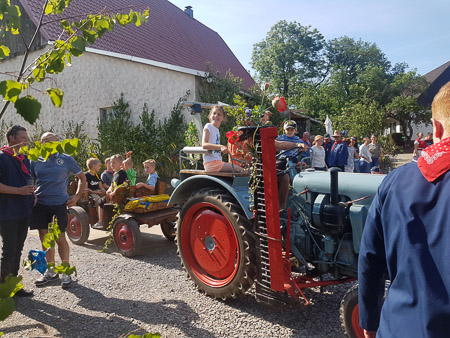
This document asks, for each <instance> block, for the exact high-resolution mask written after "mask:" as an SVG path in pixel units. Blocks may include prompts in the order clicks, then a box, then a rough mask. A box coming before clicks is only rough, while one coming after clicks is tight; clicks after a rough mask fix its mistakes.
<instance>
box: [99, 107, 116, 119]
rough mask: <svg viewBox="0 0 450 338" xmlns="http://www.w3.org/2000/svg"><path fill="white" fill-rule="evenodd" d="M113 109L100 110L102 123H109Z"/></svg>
mask: <svg viewBox="0 0 450 338" xmlns="http://www.w3.org/2000/svg"><path fill="white" fill-rule="evenodd" d="M113 109H114V108H113V107H106V108H100V122H102V121H107V120H108V117H109V116H111V114H112V112H113Z"/></svg>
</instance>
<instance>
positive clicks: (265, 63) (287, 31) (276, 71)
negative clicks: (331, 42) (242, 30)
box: [251, 20, 325, 98]
mask: <svg viewBox="0 0 450 338" xmlns="http://www.w3.org/2000/svg"><path fill="white" fill-rule="evenodd" d="M324 45H325V40H324V37H323V36H322V34H320V33H319V32H318V31H317V29H311V26H302V25H301V24H300V23H297V22H295V21H294V22H291V23H288V22H286V21H285V20H282V21H279V22H278V23H277V24H275V25H274V26H273V27H272V28H271V29H270V31H269V33H268V34H267V37H266V38H265V39H264V40H263V41H261V42H259V43H256V44H255V45H254V46H253V54H252V61H251V64H252V67H253V68H254V69H255V70H256V72H257V75H258V76H259V78H260V80H262V81H267V82H269V83H270V84H271V90H272V93H274V94H280V95H283V96H285V97H286V98H288V97H290V96H292V93H293V92H294V91H295V88H296V87H297V86H298V85H299V84H301V83H316V82H318V81H319V79H320V78H321V75H322V73H321V70H322V68H323V58H322V52H323V49H324Z"/></svg>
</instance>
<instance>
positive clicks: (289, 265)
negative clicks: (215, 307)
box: [169, 127, 384, 337]
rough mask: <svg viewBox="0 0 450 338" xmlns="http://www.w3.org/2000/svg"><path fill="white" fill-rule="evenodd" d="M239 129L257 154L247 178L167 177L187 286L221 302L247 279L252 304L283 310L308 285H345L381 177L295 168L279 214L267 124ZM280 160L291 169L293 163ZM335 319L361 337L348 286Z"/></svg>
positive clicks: (185, 173) (183, 173) (353, 292)
mask: <svg viewBox="0 0 450 338" xmlns="http://www.w3.org/2000/svg"><path fill="white" fill-rule="evenodd" d="M241 130H242V131H243V132H244V136H245V135H247V136H251V137H252V138H253V140H254V147H255V149H256V152H257V154H258V158H256V159H255V160H254V163H253V168H252V172H253V174H252V175H251V178H250V177H249V176H248V175H247V176H246V175H243V174H238V173H234V172H233V173H221V172H219V173H206V172H204V171H203V170H190V169H183V170H180V179H179V180H174V181H173V182H172V185H173V186H174V187H175V191H174V192H173V193H172V196H171V199H170V202H169V203H170V204H178V205H179V206H180V213H179V215H178V221H177V238H176V241H177V246H178V252H179V256H180V258H181V262H182V264H183V267H184V268H185V270H186V271H187V272H188V274H189V276H190V278H191V279H192V280H193V282H194V283H195V285H196V286H197V288H198V289H199V290H200V291H202V292H204V293H206V294H207V295H209V296H212V297H215V298H221V299H224V300H225V299H227V298H234V297H237V296H239V295H242V294H244V293H245V292H246V291H247V290H248V289H249V288H250V287H251V286H252V285H253V283H256V298H257V299H258V300H259V301H262V302H265V303H268V304H270V305H274V306H290V307H292V306H298V304H301V303H302V302H301V300H303V303H304V304H308V298H307V297H306V295H305V292H304V291H305V290H306V289H308V288H312V287H325V286H328V285H334V284H340V283H348V282H352V281H355V280H356V278H357V266H358V265H357V261H358V252H359V245H360V240H361V235H362V230H363V226H364V222H365V218H366V215H367V211H368V208H369V206H370V203H371V201H372V199H373V197H374V195H375V193H376V191H377V188H378V186H379V184H380V183H381V181H382V180H383V178H384V175H365V174H353V173H341V172H339V173H338V172H337V171H334V170H332V171H331V175H330V173H327V172H314V171H313V170H311V171H308V170H306V171H304V172H300V173H298V174H296V175H294V177H293V180H292V182H291V183H292V186H291V194H290V196H289V199H288V215H287V216H283V217H280V213H279V211H280V210H279V206H278V187H277V168H276V154H275V153H276V152H275V142H274V140H275V138H276V137H277V129H276V128H274V127H246V128H242V129H241ZM184 152H185V153H203V152H204V150H202V149H201V148H188V149H186V148H185V149H184ZM183 158H186V157H183V156H180V163H181V162H182V159H183ZM287 162H288V168H287V169H286V172H288V173H291V172H292V168H295V165H293V164H292V161H290V160H289V159H288V161H287ZM291 177H292V175H291ZM338 179H339V182H338ZM341 320H342V325H343V328H344V330H345V332H346V334H347V335H348V336H350V337H362V335H363V332H362V329H361V328H360V327H359V324H358V320H359V314H358V298H357V286H356V285H355V286H353V287H352V288H350V289H349V291H348V292H347V294H346V295H345V297H344V299H343V300H342V302H341Z"/></svg>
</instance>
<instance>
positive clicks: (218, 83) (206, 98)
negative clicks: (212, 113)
mask: <svg viewBox="0 0 450 338" xmlns="http://www.w3.org/2000/svg"><path fill="white" fill-rule="evenodd" d="M200 84H201V85H200V90H199V93H198V94H199V99H200V101H201V102H206V103H217V102H218V101H221V102H225V103H227V104H231V103H232V102H233V99H234V96H235V95H237V94H239V93H240V92H241V91H242V79H241V78H239V77H235V76H234V75H233V74H232V73H231V72H230V71H227V72H226V74H225V75H224V76H223V75H222V74H221V73H220V72H219V71H217V70H216V71H215V70H213V65H211V64H207V65H206V75H205V76H204V77H201V78H200Z"/></svg>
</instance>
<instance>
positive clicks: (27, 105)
mask: <svg viewBox="0 0 450 338" xmlns="http://www.w3.org/2000/svg"><path fill="white" fill-rule="evenodd" d="M70 2H71V0H45V2H44V5H43V9H42V12H41V15H40V18H39V23H38V25H37V27H36V30H35V32H34V34H33V37H32V39H31V41H30V43H29V44H26V43H25V41H24V44H25V55H24V58H23V61H22V64H21V67H20V71H19V73H18V75H17V79H16V81H13V80H5V81H1V82H0V94H1V95H2V96H3V98H4V99H5V101H6V102H5V104H4V106H3V108H2V110H1V111H0V119H1V118H2V117H3V115H4V113H5V111H6V109H7V108H8V106H9V104H10V103H14V107H15V109H16V111H17V113H18V114H19V115H21V116H22V117H23V118H24V119H25V120H26V121H27V122H29V123H31V124H33V123H34V122H35V121H36V119H37V118H38V117H39V114H40V110H41V104H40V103H39V101H38V100H36V99H35V98H34V97H33V96H31V95H26V96H24V97H20V98H19V96H20V95H21V94H22V93H23V91H24V90H26V89H27V88H28V87H29V86H30V85H31V84H32V83H34V82H35V81H36V82H42V81H44V80H45V79H46V75H47V74H58V73H61V72H62V71H63V70H64V68H65V67H66V66H71V58H72V57H78V56H81V55H82V54H83V53H84V52H85V51H86V46H88V45H92V44H94V43H95V42H96V40H97V39H98V38H101V37H102V36H103V34H105V33H106V32H108V31H109V32H112V31H113V30H114V28H115V25H116V24H119V25H120V26H126V25H128V24H134V25H135V26H136V27H139V26H140V25H141V24H142V23H144V22H147V21H148V17H149V9H146V10H144V11H143V12H136V11H133V10H130V11H129V13H127V14H126V13H119V14H105V13H103V14H102V13H98V14H95V15H92V14H89V15H87V17H86V19H83V20H79V21H73V22H69V20H67V19H63V20H60V26H61V29H62V33H61V35H60V37H59V38H58V39H57V40H56V41H54V42H53V44H52V47H51V48H49V49H48V50H47V51H46V52H44V53H43V54H42V55H40V56H39V57H38V58H37V59H36V60H35V61H33V62H32V63H31V64H29V65H28V66H27V67H25V65H26V63H27V59H28V56H29V53H30V51H31V46H32V45H33V43H34V42H35V40H36V38H37V36H38V33H39V31H40V29H41V27H42V26H43V25H45V24H48V23H50V22H52V21H47V22H44V17H45V16H46V15H60V14H62V13H63V11H64V10H65V9H66V8H67V7H68V6H69V4H70ZM20 16H21V13H20V9H19V7H18V6H11V3H10V0H2V1H0V28H1V29H0V37H1V35H3V34H5V33H6V32H10V33H11V34H13V35H16V34H19V29H20ZM64 34H67V35H68V38H66V39H65V40H61V37H62V36H63V35H64ZM9 54H10V50H9V48H8V47H6V46H1V45H0V59H1V58H4V57H7V56H9ZM47 94H48V95H49V97H50V99H51V101H52V103H53V105H54V106H55V107H58V108H59V107H61V106H62V103H63V97H64V92H63V91H62V90H61V89H59V88H56V87H50V88H48V89H47Z"/></svg>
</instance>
